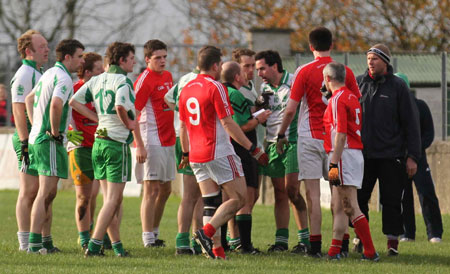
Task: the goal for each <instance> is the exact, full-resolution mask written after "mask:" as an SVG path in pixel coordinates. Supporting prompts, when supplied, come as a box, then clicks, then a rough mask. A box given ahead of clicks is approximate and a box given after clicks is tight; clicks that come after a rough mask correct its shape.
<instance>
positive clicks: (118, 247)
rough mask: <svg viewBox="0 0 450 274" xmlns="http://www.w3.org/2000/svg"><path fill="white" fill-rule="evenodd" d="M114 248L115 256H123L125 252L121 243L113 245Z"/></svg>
mask: <svg viewBox="0 0 450 274" xmlns="http://www.w3.org/2000/svg"><path fill="white" fill-rule="evenodd" d="M112 248H113V250H114V254H116V256H117V255H119V254H121V255H123V253H124V251H123V245H122V242H121V241H117V242H114V243H112Z"/></svg>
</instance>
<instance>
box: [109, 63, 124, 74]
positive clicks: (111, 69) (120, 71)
mask: <svg viewBox="0 0 450 274" xmlns="http://www.w3.org/2000/svg"><path fill="white" fill-rule="evenodd" d="M108 73H116V74H123V75H125V76H127V72H126V71H124V70H123V69H122V68H121V67H120V66H118V65H110V66H109V69H108Z"/></svg>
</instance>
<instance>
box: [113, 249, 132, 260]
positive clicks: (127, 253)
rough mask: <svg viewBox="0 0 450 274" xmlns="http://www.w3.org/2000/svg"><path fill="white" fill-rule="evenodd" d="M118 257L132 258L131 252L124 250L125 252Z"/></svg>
mask: <svg viewBox="0 0 450 274" xmlns="http://www.w3.org/2000/svg"><path fill="white" fill-rule="evenodd" d="M116 257H119V258H125V257H130V252H128V251H127V250H125V249H124V250H123V252H122V253H119V254H117V255H116Z"/></svg>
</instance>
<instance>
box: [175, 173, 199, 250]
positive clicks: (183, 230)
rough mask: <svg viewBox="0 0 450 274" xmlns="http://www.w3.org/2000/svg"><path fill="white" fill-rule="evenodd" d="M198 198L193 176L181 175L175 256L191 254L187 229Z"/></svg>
mask: <svg viewBox="0 0 450 274" xmlns="http://www.w3.org/2000/svg"><path fill="white" fill-rule="evenodd" d="M200 197H201V193H200V189H199V187H198V184H197V181H196V180H195V176H193V175H187V174H183V197H182V199H181V203H180V206H179V208H178V215H177V220H178V234H177V236H176V249H177V251H176V254H192V250H191V249H190V246H189V228H190V226H191V221H192V220H193V216H194V209H195V206H196V204H197V201H198V199H199V198H200ZM201 210H202V209H201ZM200 214H202V213H200ZM200 216H202V215H200ZM196 217H198V216H196ZM195 225H197V224H195V221H194V224H193V226H195ZM200 227H201V226H200ZM200 227H198V228H200ZM194 231H196V229H195V230H194Z"/></svg>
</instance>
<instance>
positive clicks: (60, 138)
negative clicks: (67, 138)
mask: <svg viewBox="0 0 450 274" xmlns="http://www.w3.org/2000/svg"><path fill="white" fill-rule="evenodd" d="M46 134H47V135H48V136H50V140H52V141H54V142H56V143H58V144H60V145H62V144H63V141H64V136H62V134H61V133H60V134H59V135H58V136H55V135H53V134H52V133H51V132H50V131H48V130H47V132H46Z"/></svg>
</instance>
